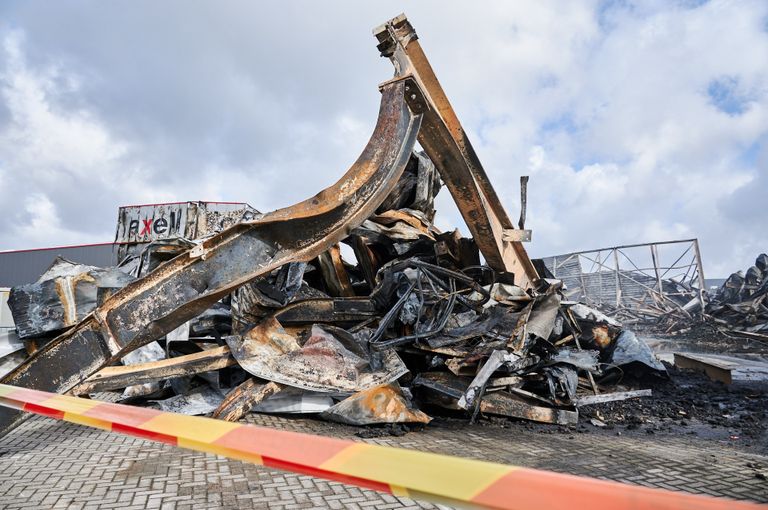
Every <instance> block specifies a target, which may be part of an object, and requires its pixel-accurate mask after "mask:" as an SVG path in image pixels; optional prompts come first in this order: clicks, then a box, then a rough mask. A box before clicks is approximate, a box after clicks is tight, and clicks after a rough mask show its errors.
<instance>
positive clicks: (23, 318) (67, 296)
mask: <svg viewBox="0 0 768 510" xmlns="http://www.w3.org/2000/svg"><path fill="white" fill-rule="evenodd" d="M133 280H134V278H133V277H132V276H130V275H128V274H125V273H123V272H122V271H119V270H117V269H115V268H107V269H103V268H99V267H94V266H86V265H83V264H77V263H74V262H70V261H69V260H67V259H65V258H62V257H56V259H55V260H54V261H53V263H52V264H51V266H50V267H49V268H48V270H46V272H45V273H43V274H42V275H41V276H40V278H39V279H38V280H37V282H35V283H30V284H27V285H20V286H18V287H13V288H12V289H11V293H10V296H9V297H8V306H9V308H10V309H11V313H12V315H13V320H14V323H15V324H16V329H17V331H18V333H19V337H20V338H35V337H41V336H46V335H49V334H51V333H54V332H57V331H61V330H63V329H66V328H69V327H71V326H74V325H75V324H77V323H78V322H79V321H81V320H82V319H83V318H85V316H87V315H88V314H89V313H91V312H92V311H93V310H94V309H95V308H96V306H97V305H98V303H99V294H100V292H105V291H106V292H109V293H111V292H113V291H114V290H115V289H119V288H122V287H124V286H125V285H127V284H128V283H130V282H132V281H133Z"/></svg>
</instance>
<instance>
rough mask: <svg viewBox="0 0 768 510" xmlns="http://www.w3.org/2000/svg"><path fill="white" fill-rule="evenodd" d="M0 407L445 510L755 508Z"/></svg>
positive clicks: (71, 408) (106, 409)
mask: <svg viewBox="0 0 768 510" xmlns="http://www.w3.org/2000/svg"><path fill="white" fill-rule="evenodd" d="M0 406H5V407H10V408H13V409H18V410H22V411H27V412H30V413H35V414H40V415H43V416H48V417H50V418H56V419H59V420H65V421H69V422H72V423H77V424H80V425H87V426H89V427H96V428H99V429H103V430H109V431H112V432H120V433H123V434H129V435H133V436H138V437H141V438H144V439H150V440H153V441H160V442H163V443H168V444H172V445H176V446H180V447H183V448H189V449H192V450H198V451H202V452H206V453H213V454H216V455H223V456H225V457H230V458H233V459H238V460H242V461H247V462H253V463H256V464H262V465H264V466H269V467H273V468H278V469H284V470H288V471H294V472H297V473H303V474H308V475H312V476H318V477H322V478H327V479H329V480H336V481H340V482H343V483H347V484H352V485H358V486H361V487H365V488H368V489H374V490H377V491H382V492H386V493H390V494H394V495H396V496H405V497H410V498H414V499H425V500H430V501H434V502H438V503H443V504H448V505H453V506H461V507H475V508H507V509H517V510H532V509H553V510H557V509H567V510H582V509H584V510H587V509H588V510H623V509H632V510H639V509H651V508H652V509H668V510H672V509H686V510H687V509H691V510H692V509H705V510H706V509H709V510H715V509H717V510H725V509H734V510H739V509H743V510H746V509H749V508H752V509H757V508H763V509H765V507H762V506H759V505H756V504H752V503H744V502H735V501H730V500H726V499H719V498H711V497H704V496H695V495H691V494H684V493H678V492H672V491H665V490H659V489H649V488H645V487H637V486H633V485H625V484H620V483H616V482H606V481H602V480H596V479H592V478H583V477H576V476H571V475H564V474H559V473H552V472H548V471H539V470H535V469H528V468H521V467H515V466H505V465H502V464H494V463H491V462H481V461H477V460H470V459H464V458H459V457H449V456H445V455H437V454H433V453H424V452H419V451H413V450H405V449H401V448H392V447H386V446H378V445H371V444H366V443H359V442H353V441H345V440H341V439H332V438H328V437H322V436H313V435H308V434H300V433H297V432H287V431H281V430H273V429H268V428H263V427H256V426H253V425H243V424H238V423H230V422H225V421H220V420H213V419H210V418H200V417H195V416H184V415H179V414H174V413H164V412H160V411H157V410H154V409H147V408H142V407H131V406H126V405H119V404H110V403H106V402H99V401H96V400H87V399H82V398H76V397H68V396H63V395H56V394H53V393H46V392H42V391H36V390H29V389H24V388H18V387H15V386H8V385H4V384H0Z"/></svg>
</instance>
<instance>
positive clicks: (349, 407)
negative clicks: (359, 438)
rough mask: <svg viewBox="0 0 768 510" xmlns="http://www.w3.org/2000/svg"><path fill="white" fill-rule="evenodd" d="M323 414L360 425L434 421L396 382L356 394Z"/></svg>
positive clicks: (333, 418)
mask: <svg viewBox="0 0 768 510" xmlns="http://www.w3.org/2000/svg"><path fill="white" fill-rule="evenodd" d="M320 416H321V417H323V418H325V419H327V420H331V421H336V422H339V423H346V424H348V425H358V426H362V425H375V424H379V423H429V422H430V421H432V418H430V417H429V416H427V415H426V414H425V413H423V412H422V411H419V410H418V409H416V408H414V407H413V406H412V405H411V403H410V402H409V401H408V399H406V398H405V396H404V395H403V392H402V390H401V389H400V387H399V386H398V385H397V384H385V385H382V386H376V387H375V388H370V389H368V390H364V391H361V392H358V393H355V394H354V395H352V396H350V397H348V398H346V399H344V400H342V401H341V402H339V403H338V404H336V405H335V406H333V407H331V408H330V409H328V410H326V411H323V412H322V413H321V414H320Z"/></svg>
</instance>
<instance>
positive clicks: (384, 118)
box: [0, 81, 425, 436]
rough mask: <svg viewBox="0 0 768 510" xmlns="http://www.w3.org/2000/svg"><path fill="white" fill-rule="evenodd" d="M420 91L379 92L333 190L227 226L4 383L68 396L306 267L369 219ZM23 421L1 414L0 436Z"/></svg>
mask: <svg viewBox="0 0 768 510" xmlns="http://www.w3.org/2000/svg"><path fill="white" fill-rule="evenodd" d="M406 87H408V93H409V94H408V97H407V98H406V95H405V93H406ZM417 87H418V86H417V85H416V83H413V82H409V83H406V82H404V81H399V82H393V83H391V84H388V85H384V86H382V87H381V92H382V101H381V108H380V110H379V118H378V122H377V124H376V128H375V129H374V132H373V135H372V137H371V139H370V141H369V143H368V145H367V146H366V148H365V149H364V150H363V153H362V154H361V156H360V157H359V158H358V160H357V161H356V162H355V164H354V165H353V166H352V167H351V168H350V170H349V171H348V172H347V173H346V174H345V175H344V177H342V178H341V179H340V180H339V181H338V182H337V183H336V184H334V185H333V186H331V187H329V188H327V189H326V190H324V191H322V192H320V193H319V194H317V195H316V196H314V197H312V198H310V199H308V200H306V201H304V202H301V203H299V204H296V205H293V206H290V207H287V208H284V209H280V210H277V211H274V212H272V213H268V214H265V215H262V216H260V217H259V218H257V219H255V220H254V221H252V222H246V223H239V224H236V225H234V226H231V227H229V228H227V229H225V230H223V231H222V232H221V233H219V234H217V235H214V236H212V237H210V238H208V239H206V240H205V241H203V242H201V243H200V244H199V245H198V246H196V247H195V248H194V249H192V250H190V251H189V252H187V253H184V254H182V255H180V256H178V257H176V258H175V259H173V260H172V261H170V262H168V263H166V264H164V265H162V266H160V267H159V268H157V269H156V270H155V271H153V272H152V273H150V274H149V275H147V276H146V277H144V278H142V279H140V280H137V281H136V282H133V283H132V284H129V285H128V286H127V287H125V288H123V289H122V290H121V291H119V292H117V293H115V294H114V295H113V296H111V297H110V298H109V299H108V300H107V301H106V302H105V303H104V304H103V305H102V306H100V307H98V308H97V309H96V310H95V311H94V312H93V314H92V315H90V316H89V317H87V318H86V319H84V320H83V321H81V322H80V324H78V326H77V327H75V328H74V329H73V330H71V331H69V332H67V333H65V334H63V335H61V336H60V337H58V338H57V339H56V340H54V341H53V342H51V343H50V344H48V345H47V346H45V347H44V348H43V349H41V350H40V351H38V352H37V353H36V354H35V356H33V357H32V358H31V359H29V360H28V361H26V362H25V363H24V364H22V365H21V366H20V367H18V368H17V369H16V370H14V371H13V372H11V373H10V374H9V375H8V376H6V377H5V378H4V379H3V382H4V383H6V384H12V385H17V386H22V387H27V388H35V389H40V390H46V391H54V392H60V393H62V392H66V391H69V390H70V389H72V388H73V387H74V386H75V385H76V384H78V383H79V382H81V381H82V380H83V379H85V378H86V377H88V376H89V375H91V374H93V373H94V372H96V371H97V370H98V369H100V368H101V367H103V366H105V365H106V364H108V363H109V362H110V361H113V360H116V359H118V358H120V357H122V356H124V355H125V353H127V352H130V351H132V350H133V349H135V348H137V347H139V346H141V345H143V344H146V343H148V342H150V341H152V340H155V339H157V338H159V337H161V336H162V335H164V334H165V333H167V332H169V331H171V330H173V329H174V328H176V327H178V326H179V325H180V324H182V323H184V322H186V321H187V320H189V319H192V318H193V317H196V316H197V315H198V314H200V312H202V311H203V310H205V309H207V308H209V307H210V306H211V305H212V304H213V303H215V302H216V301H218V300H219V299H221V298H222V297H224V296H225V295H227V294H229V293H230V292H232V290H234V289H235V288H237V287H238V286H240V285H242V284H244V283H247V282H249V281H251V280H253V279H254V278H256V277H258V276H261V275H265V274H268V273H269V272H270V271H272V270H273V269H276V268H278V267H280V266H283V265H284V264H286V263H288V262H294V261H308V260H311V259H313V258H314V257H317V256H318V255H319V254H320V253H322V252H323V251H325V250H327V249H328V248H329V247H330V246H332V245H333V244H335V243H337V242H338V241H339V240H340V239H342V238H343V237H344V236H346V235H347V233H348V232H349V231H350V230H351V229H352V228H354V227H356V226H357V225H359V224H360V223H362V222H363V221H364V220H365V219H366V218H368V217H369V216H370V215H371V214H373V212H374V211H375V210H376V208H377V207H378V206H379V204H380V203H381V202H382V201H383V200H384V199H385V198H386V197H387V196H388V195H389V193H390V191H391V190H392V189H393V187H394V185H395V183H396V182H397V180H398V178H399V177H400V175H401V174H402V172H403V169H404V168H405V166H406V164H407V163H408V160H409V158H410V156H411V152H412V150H413V146H414V143H415V141H416V135H417V133H418V131H419V127H420V125H421V118H422V116H421V112H422V111H423V110H424V109H425V106H424V102H423V96H422V95H421V94H420V92H419V91H417ZM21 416H22V414H21V413H20V412H14V411H8V410H4V411H2V413H0V436H2V435H4V434H5V433H7V431H9V430H10V428H12V426H13V425H14V424H15V423H18V422H19V421H20V420H21Z"/></svg>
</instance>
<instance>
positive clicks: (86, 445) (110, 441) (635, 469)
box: [0, 415, 768, 510]
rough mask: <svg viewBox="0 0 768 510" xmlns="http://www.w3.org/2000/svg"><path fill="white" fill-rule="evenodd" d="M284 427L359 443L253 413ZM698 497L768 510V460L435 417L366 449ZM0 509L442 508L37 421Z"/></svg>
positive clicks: (23, 433) (710, 447)
mask: <svg viewBox="0 0 768 510" xmlns="http://www.w3.org/2000/svg"><path fill="white" fill-rule="evenodd" d="M249 421H252V422H254V423H257V424H260V425H266V426H271V427H278V428H282V429H286V430H295V431H301V432H311V433H317V434H324V435H329V436H335V437H346V438H354V433H355V432H356V430H357V429H355V428H354V427H347V426H343V425H336V424H330V423H324V422H319V421H315V420H308V419H288V418H281V417H274V416H265V415H253V416H251V417H250V418H249ZM369 441H371V442H375V443H379V444H385V445H399V446H401V447H404V448H414V449H419V450H423V451H433V452H440V453H447V454H452V455H463V456H468V457H475V458H479V459H487V460H492V461H497V462H505V463H511V464H518V465H525V466H531V467H538V468H543V469H551V470H555V471H562V472H569V473H574V474H580V475H589V476H595V477H598V478H605V479H612V480H619V481H625V482H629V483H635V484H640V485H646V486H650V487H664V488H668V489H672V490H683V491H689V492H694V493H702V494H711V495H717V496H728V497H732V498H737V499H751V500H756V501H763V502H766V501H768V482H766V481H765V480H762V479H760V478H758V477H756V476H755V474H756V471H755V469H754V466H755V465H758V466H759V465H762V466H766V465H768V457H765V456H760V455H755V454H746V453H742V452H739V451H738V450H736V449H734V448H733V447H732V446H729V445H728V444H725V443H721V442H712V441H705V440H698V439H695V438H686V437H679V436H678V437H639V436H638V437H624V436H622V437H616V436H608V435H600V434H569V433H555V434H542V433H540V432H537V431H535V430H528V429H526V428H525V427H520V426H515V427H513V428H501V427H497V426H468V425H466V426H465V425H459V424H457V423H456V422H451V421H441V420H438V421H437V423H436V424H435V425H434V426H430V427H429V429H428V430H426V431H424V432H418V433H409V434H406V435H404V436H402V437H391V436H387V437H383V438H378V439H372V440H369ZM0 508H4V509H8V510H11V509H19V508H62V509H64V508H67V509H70V508H71V509H77V508H94V509H96V508H125V509H132V508H136V509H140V508H177V509H182V508H184V509H188V508H273V509H292V508H353V509H355V508H434V507H433V506H432V505H429V504H426V503H418V502H414V501H411V500H406V499H399V498H395V497H392V496H388V495H384V494H379V493H376V492H372V491H367V490H361V489H357V488H355V487H349V486H344V485H341V484H338V483H333V482H326V481H323V480H319V479H316V478H311V477H306V476H299V475H294V474H290V473H284V472H279V471H274V470H270V469H266V468H263V467H259V466H255V465H250V464H243V463H241V462H236V461H230V460H227V459H222V458H219V457H214V456H211V455H205V454H202V453H196V452H190V451H186V450H181V449H177V448H173V447H170V446H167V445H162V444H157V443H150V442H147V441H143V440H139V439H134V438H131V437H127V436H120V435H116V434H109V433H106V432H102V431H98V430H94V429H88V428H85V427H80V426H76V425H71V424H67V423H63V422H56V421H54V420H50V419H47V418H40V417H34V418H32V419H30V420H29V421H28V422H26V423H25V424H24V425H22V427H20V428H19V429H17V430H15V431H14V432H12V433H11V434H10V435H8V436H6V437H5V438H3V439H2V440H0Z"/></svg>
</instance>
